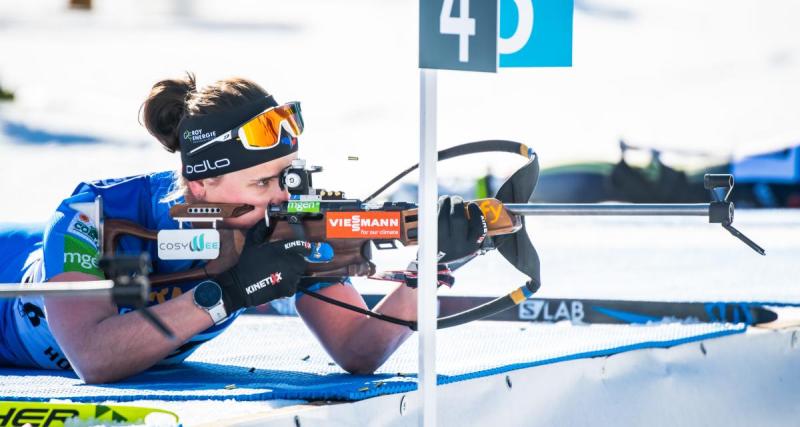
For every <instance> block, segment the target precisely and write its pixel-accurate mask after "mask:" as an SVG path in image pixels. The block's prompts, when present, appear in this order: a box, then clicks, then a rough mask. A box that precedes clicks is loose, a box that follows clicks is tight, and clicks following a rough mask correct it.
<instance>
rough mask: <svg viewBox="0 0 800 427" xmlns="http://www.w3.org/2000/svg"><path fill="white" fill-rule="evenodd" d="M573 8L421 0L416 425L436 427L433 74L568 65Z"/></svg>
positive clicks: (541, 1) (559, 0)
mask: <svg viewBox="0 0 800 427" xmlns="http://www.w3.org/2000/svg"><path fill="white" fill-rule="evenodd" d="M572 9H573V0H472V1H470V0H420V2H419V68H420V142H419V143H420V146H419V155H420V162H419V164H420V168H419V169H420V182H419V190H418V191H419V193H418V203H419V217H418V221H419V232H420V234H419V239H418V241H419V262H418V282H417V283H418V286H417V321H418V329H419V376H418V381H419V395H420V405H421V410H420V415H419V424H420V425H423V426H427V427H430V426H435V425H436V382H437V381H436V307H437V304H436V287H437V281H436V263H437V259H438V257H437V253H438V248H437V234H438V230H437V221H436V213H437V212H436V211H437V199H438V194H437V190H438V186H437V184H436V161H437V155H436V153H437V149H436V145H437V141H436V132H437V123H436V109H437V89H436V86H437V71H436V70H437V69H443V70H460V71H482V72H496V71H497V67H498V63H499V65H500V66H501V67H552V66H556V67H558V66H571V65H572ZM534 24H535V25H534ZM506 34H508V35H506Z"/></svg>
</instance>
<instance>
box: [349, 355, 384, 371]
mask: <svg viewBox="0 0 800 427" xmlns="http://www.w3.org/2000/svg"><path fill="white" fill-rule="evenodd" d="M382 364H383V363H382V361H380V360H372V359H369V358H351V359H349V360H342V361H341V362H340V363H339V366H341V367H342V369H344V370H345V371H347V372H348V373H350V374H353V375H372V374H373V373H375V371H377V370H378V368H380V366H381V365H382Z"/></svg>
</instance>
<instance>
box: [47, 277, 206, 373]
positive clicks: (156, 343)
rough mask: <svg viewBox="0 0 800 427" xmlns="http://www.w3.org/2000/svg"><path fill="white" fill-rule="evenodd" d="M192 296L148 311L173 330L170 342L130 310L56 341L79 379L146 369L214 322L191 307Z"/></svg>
mask: <svg viewBox="0 0 800 427" xmlns="http://www.w3.org/2000/svg"><path fill="white" fill-rule="evenodd" d="M193 294H194V291H190V292H187V293H185V294H183V295H181V296H179V297H177V298H175V299H172V300H169V301H166V302H164V303H161V304H158V305H156V306H154V307H151V308H150V309H151V310H152V311H153V312H154V313H155V314H156V315H157V316H158V317H159V319H161V321H162V322H163V323H164V324H165V325H166V326H167V327H169V328H170V329H171V330H172V331H173V333H174V334H175V336H176V338H175V339H174V340H170V339H168V338H167V337H165V336H164V335H163V334H161V333H160V332H159V331H158V330H156V329H155V327H154V326H153V325H152V324H151V323H150V322H148V321H147V320H146V319H145V318H144V316H142V315H141V314H140V313H138V312H135V311H134V312H130V313H126V314H122V315H112V316H108V317H106V318H103V319H99V320H97V321H94V322H88V324H86V325H85V326H84V327H83V328H81V329H82V330H81V331H70V332H64V333H62V334H60V335H66V336H58V335H59V334H56V338H57V339H58V341H59V344H60V345H61V347H62V349H63V350H64V352H65V354H66V355H67V358H68V359H69V361H70V363H71V364H72V366H73V368H74V369H75V371H76V372H77V373H78V374H79V375H80V376H81V378H83V379H84V381H86V382H87V383H101V382H112V381H117V380H120V379H123V378H126V377H129V376H131V375H135V374H137V373H140V372H142V371H144V370H145V369H148V368H150V367H151V366H153V365H155V364H156V363H157V362H159V361H161V360H162V359H164V358H165V357H166V356H168V355H169V354H170V353H172V352H173V351H174V350H175V349H177V348H178V347H179V346H180V345H182V344H183V343H185V342H186V341H187V340H188V339H189V338H191V337H192V336H194V335H196V334H198V333H200V332H202V331H204V330H205V329H207V328H209V327H210V326H211V325H212V324H213V323H212V321H211V317H210V316H209V315H208V313H206V312H205V311H204V310H202V309H200V308H198V307H197V306H195V304H194V302H193ZM76 300H77V299H76ZM63 302H64V301H62V303H63ZM76 302H77V301H76ZM81 303H83V301H81ZM54 332H55V331H54Z"/></svg>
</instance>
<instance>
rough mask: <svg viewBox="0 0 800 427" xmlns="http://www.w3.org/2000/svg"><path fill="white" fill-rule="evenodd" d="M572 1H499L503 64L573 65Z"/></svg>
mask: <svg viewBox="0 0 800 427" xmlns="http://www.w3.org/2000/svg"><path fill="white" fill-rule="evenodd" d="M573 7H574V5H573V0H500V28H499V30H500V31H499V34H498V40H497V51H498V54H499V55H500V67H570V66H572V15H573V14H572V11H573Z"/></svg>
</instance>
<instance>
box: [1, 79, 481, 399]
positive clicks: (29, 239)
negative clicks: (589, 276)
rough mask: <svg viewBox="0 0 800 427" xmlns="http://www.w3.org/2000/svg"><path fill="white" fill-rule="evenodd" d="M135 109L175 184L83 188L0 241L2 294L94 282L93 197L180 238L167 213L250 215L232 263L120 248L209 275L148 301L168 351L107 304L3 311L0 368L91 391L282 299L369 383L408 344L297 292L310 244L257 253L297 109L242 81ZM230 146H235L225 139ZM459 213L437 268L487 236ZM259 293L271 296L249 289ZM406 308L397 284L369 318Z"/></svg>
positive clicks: (17, 304) (449, 213)
mask: <svg viewBox="0 0 800 427" xmlns="http://www.w3.org/2000/svg"><path fill="white" fill-rule="evenodd" d="M142 107H143V108H142V116H143V121H144V125H145V127H146V128H147V130H148V131H149V132H150V134H152V135H153V136H154V137H155V138H156V139H157V140H158V141H159V142H160V143H161V144H162V145H163V146H164V148H165V149H166V150H167V151H169V152H173V153H174V152H176V151H177V152H179V153H180V158H181V168H180V172H179V173H177V172H159V173H150V174H146V175H138V176H133V177H128V178H121V179H107V180H99V181H92V182H84V183H81V184H80V185H78V187H77V188H76V189H75V191H74V192H73V194H72V195H71V196H70V197H68V198H66V199H64V201H63V202H62V203H61V205H60V206H59V207H58V209H57V210H56V212H55V214H54V215H53V217H52V219H51V220H50V221H49V223H48V224H47V225H46V227H45V229H44V232H43V233H36V232H32V233H26V232H24V231H23V230H14V231H13V232H12V233H6V236H5V243H3V241H2V239H0V245H2V251H0V254H2V256H0V258H1V259H0V263H2V265H3V266H4V267H5V268H6V271H5V272H3V271H2V268H0V282H12V281H16V282H28V283H39V282H48V283H51V284H52V286H58V282H73V281H90V280H98V279H101V278H104V274H103V272H102V271H101V270H100V269H99V268H98V257H99V255H100V254H99V238H98V230H97V224H96V223H95V222H96V221H95V220H93V219H92V218H91V217H90V216H89V215H86V213H85V212H84V211H82V209H81V208H80V207H81V206H85V205H86V204H90V203H93V202H94V200H95V198H96V197H97V196H101V197H102V200H103V204H102V206H103V216H104V218H106V219H124V220H129V221H133V222H134V223H136V224H139V225H141V226H143V227H146V228H149V229H158V230H170V229H178V228H179V224H178V222H177V221H176V220H174V219H173V218H171V217H170V215H169V208H170V207H171V206H173V205H174V204H176V203H184V202H186V203H199V202H207V203H235V204H248V205H252V206H254V207H255V209H253V210H252V211H250V212H248V213H246V214H244V215H241V216H239V217H236V218H228V219H225V220H224V222H223V223H222V224H220V228H223V229H224V230H222V231H223V232H226V233H228V236H229V237H230V238H231V239H232V241H234V242H236V245H235V247H236V248H237V251H239V252H240V254H239V256H238V259H236V261H235V263H227V264H226V263H225V262H223V261H222V260H221V259H215V260H211V261H208V262H206V261H203V260H184V261H176V260H162V259H159V258H158V256H157V252H158V251H157V248H156V242H154V241H148V240H144V239H140V238H137V237H133V236H124V237H122V238H121V239H120V242H119V244H118V245H117V248H116V253H125V254H140V253H143V252H147V253H149V255H150V258H151V260H152V262H153V273H154V274H165V273H172V272H179V271H185V270H190V269H196V268H205V271H206V274H207V276H208V277H207V278H206V279H205V280H199V281H186V282H182V283H175V284H171V285H168V286H166V287H160V288H158V289H155V290H153V292H151V295H150V301H149V302H148V304H149V306H150V308H151V310H152V311H153V312H154V313H155V314H156V315H157V316H158V317H159V318H160V319H161V321H162V322H163V323H164V324H165V325H166V326H167V327H168V328H170V329H171V330H172V331H173V332H174V334H175V335H176V338H177V339H174V340H170V339H168V338H166V337H165V336H164V335H162V334H160V333H158V332H157V331H156V330H155V329H154V328H153V325H151V324H150V323H148V321H147V320H146V319H145V317H144V316H142V315H141V314H139V313H138V312H136V311H134V310H132V309H131V308H129V307H118V306H116V305H115V304H114V303H113V302H111V301H110V299H109V298H108V297H99V296H98V297H88V296H80V297H79V296H74V297H72V296H59V297H55V296H49V297H20V298H15V299H0V365H5V366H17V367H30V368H42V369H72V370H74V371H75V372H76V373H77V374H78V375H79V376H80V377H81V378H82V379H83V380H84V381H85V382H87V383H104V382H113V381H118V380H121V379H124V378H126V377H129V376H131V375H134V374H137V373H139V372H142V371H144V370H146V369H148V368H150V367H151V366H154V365H156V364H174V363H179V362H181V361H182V360H184V359H185V358H186V357H187V356H189V355H190V354H191V353H192V352H193V351H194V350H196V349H197V348H198V346H200V345H202V344H203V343H205V342H207V341H209V340H211V339H213V338H214V337H216V336H217V335H219V334H220V333H221V332H222V331H223V330H224V329H225V328H227V327H229V326H230V325H231V323H232V322H233V321H234V320H235V319H236V318H237V317H238V316H239V314H240V313H241V312H242V311H243V310H244V309H246V308H247V307H253V306H257V305H260V304H265V303H267V302H269V301H272V300H275V299H277V298H283V297H289V296H292V295H296V309H297V312H298V313H299V315H300V316H301V318H302V319H303V321H304V322H305V324H306V325H307V326H308V328H309V329H310V330H311V331H312V332H313V334H314V335H315V336H316V337H317V339H318V340H319V342H320V343H321V344H322V346H323V347H324V348H325V350H326V351H327V352H328V354H330V356H331V357H332V358H333V360H334V361H336V363H338V364H339V366H341V367H342V368H343V369H345V370H346V371H348V372H351V373H359V374H366V373H372V372H374V371H375V370H376V369H377V368H378V367H379V366H381V364H383V363H384V362H385V361H386V359H387V358H388V357H389V356H390V355H391V354H392V353H393V352H394V351H395V350H396V349H397V348H398V347H399V346H400V345H401V344H402V343H403V342H404V341H405V340H406V339H407V338H408V337H409V336H410V335H411V332H412V331H411V330H410V329H409V328H407V327H405V326H401V325H396V324H392V323H387V322H384V321H381V320H378V319H373V318H370V317H368V316H365V315H362V314H358V313H355V312H352V311H349V310H345V309H342V308H339V307H336V306H334V305H330V304H327V303H324V302H322V301H319V300H317V299H313V298H310V297H305V298H300V296H301V295H303V294H302V292H298V283H299V282H300V280H301V278H302V275H303V273H304V271H305V268H306V263H307V258H305V257H306V256H308V255H309V249H308V248H309V246H310V245H309V243H310V242H299V243H298V242H287V241H280V242H268V241H266V240H267V239H266V238H265V237H266V236H265V234H266V225H265V221H264V213H265V209H266V208H267V207H268V206H269V205H274V204H279V203H282V202H284V201H287V200H288V199H289V194H288V192H287V191H286V190H285V189H283V188H282V187H283V186H282V185H279V176H280V175H281V172H282V171H283V170H284V169H286V168H287V167H289V166H290V164H291V162H292V160H293V159H295V158H296V156H297V149H298V140H297V138H298V136H299V135H300V134H301V132H302V131H303V120H302V117H301V112H300V105H299V103H287V104H279V103H278V102H277V101H276V100H275V98H274V97H273V96H272V95H270V94H269V93H267V92H266V91H265V90H264V89H262V88H261V87H260V86H259V85H257V84H255V83H253V82H251V81H249V80H246V79H240V78H234V79H228V80H222V81H219V82H216V83H214V84H212V85H209V86H206V87H204V88H200V89H198V88H197V87H196V84H195V79H194V76H193V75H191V74H189V75H187V77H186V78H183V79H168V80H163V81H160V82H158V83H156V84H155V85H154V86H153V88H152V90H151V92H150V94H149V96H148V98H147V99H146V101H145V102H144V104H143V106H142ZM229 131H230V133H229ZM226 134H227V135H232V137H231V138H226V137H222V136H223V135H226ZM466 208H467V209H469V214H470V216H469V220H467V219H466V216H465V206H464V204H463V202H462V201H460V200H458V199H455V198H453V199H451V198H442V199H440V204H439V235H438V239H439V251H440V255H443V258H441V259H440V261H441V262H445V261H448V260H455V259H460V258H463V257H465V256H470V255H471V254H473V253H475V252H476V251H478V249H479V247H480V243H481V241H482V240H483V238H484V236H485V235H486V229H485V221H484V220H483V214H482V213H481V211H480V209H478V207H477V206H475V204H474V203H470V204H468V205H467V206H466ZM11 242H14V243H13V244H12V243H11ZM12 258H13V259H12ZM9 268H12V270H13V271H7V270H8V269H9ZM259 283H260V284H264V283H267V284H269V286H261V285H258V286H253V285H254V284H259ZM311 289H314V290H316V291H317V292H319V293H321V294H323V295H325V296H328V297H331V298H335V299H337V300H340V301H343V302H345V303H348V304H351V305H355V306H359V307H363V308H366V304H365V303H364V300H363V299H362V298H361V296H360V294H359V293H358V292H357V291H356V290H355V288H354V287H353V286H352V285H351V284H350V283H349V280H343V281H342V282H341V283H317V284H314V285H313V286H312V288H311ZM199 294H202V295H204V298H205V299H207V298H208V296H209V295H217V297H216V299H217V300H218V301H212V302H210V303H209V301H198V298H197V295H199ZM416 301H417V297H416V290H415V289H414V288H412V287H409V286H405V285H403V284H400V285H398V286H397V287H396V288H395V289H394V290H393V291H392V292H390V293H389V294H388V295H387V296H386V297H385V298H384V299H383V300H382V301H381V302H380V303H379V304H378V305H377V306H376V307H375V310H376V311H378V312H380V313H383V314H386V315H391V316H394V317H398V318H401V319H407V320H415V319H416V315H417V313H416ZM264 342H268V340H264Z"/></svg>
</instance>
